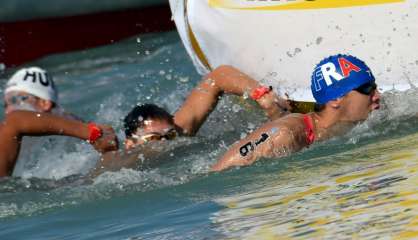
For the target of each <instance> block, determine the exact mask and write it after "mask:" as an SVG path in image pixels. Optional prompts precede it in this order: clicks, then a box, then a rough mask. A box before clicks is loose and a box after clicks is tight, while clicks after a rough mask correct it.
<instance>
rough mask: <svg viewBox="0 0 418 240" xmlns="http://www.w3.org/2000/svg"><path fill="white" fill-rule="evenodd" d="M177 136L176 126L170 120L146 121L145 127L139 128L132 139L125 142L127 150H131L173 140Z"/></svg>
mask: <svg viewBox="0 0 418 240" xmlns="http://www.w3.org/2000/svg"><path fill="white" fill-rule="evenodd" d="M176 135H177V131H176V129H175V126H174V125H173V124H172V123H170V122H169V121H168V120H160V119H156V120H145V121H144V127H143V128H138V129H137V131H136V132H135V134H133V135H132V137H130V138H127V139H126V140H125V149H126V150H129V149H132V148H135V147H136V146H139V145H142V144H145V143H147V142H150V141H165V140H172V139H174V138H175V137H176Z"/></svg>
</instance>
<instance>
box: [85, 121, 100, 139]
mask: <svg viewBox="0 0 418 240" xmlns="http://www.w3.org/2000/svg"><path fill="white" fill-rule="evenodd" d="M87 127H88V129H89V139H88V141H89V142H90V143H94V142H95V141H96V140H97V139H99V138H100V137H101V136H102V130H101V129H100V128H99V127H98V126H97V125H96V124H95V123H93V122H91V123H89V124H88V125H87Z"/></svg>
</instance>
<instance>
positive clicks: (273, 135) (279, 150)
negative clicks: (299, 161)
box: [212, 54, 380, 171]
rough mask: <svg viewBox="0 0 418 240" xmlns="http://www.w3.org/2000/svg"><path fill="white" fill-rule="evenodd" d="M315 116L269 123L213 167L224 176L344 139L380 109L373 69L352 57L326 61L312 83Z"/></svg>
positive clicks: (332, 58) (319, 65)
mask: <svg viewBox="0 0 418 240" xmlns="http://www.w3.org/2000/svg"><path fill="white" fill-rule="evenodd" d="M311 90H312V94H313V96H314V98H315V100H316V104H317V106H316V108H317V109H316V111H315V112H312V113H309V114H289V115H287V116H285V117H283V118H280V119H277V120H274V121H271V122H269V123H266V124H265V125H263V126H262V127H260V128H259V129H257V130H256V131H254V132H252V133H251V134H250V135H248V136H247V137H246V138H244V139H242V140H240V141H238V142H237V143H235V144H234V145H233V146H232V147H231V148H230V149H229V150H228V151H227V152H226V153H225V154H224V156H223V157H222V158H221V159H220V160H219V161H218V162H217V163H216V164H215V165H214V166H213V167H212V170H213V171H220V170H223V169H227V168H230V167H233V166H245V165H250V164H252V163H253V162H255V161H256V160H258V159H259V158H261V157H264V158H273V157H274V158H277V157H282V156H285V155H288V154H289V153H292V152H297V151H300V150H301V149H303V148H305V147H308V146H309V145H311V144H313V143H314V142H315V141H323V140H326V139H329V138H331V137H333V136H336V135H339V134H343V133H344V132H346V131H348V130H349V129H351V128H352V127H353V126H354V125H355V124H356V123H358V122H361V121H364V120H365V119H367V117H368V115H369V113H370V112H371V111H373V110H376V109H379V106H380V105H379V101H380V93H379V91H378V90H377V85H376V83H375V78H374V76H373V74H372V72H371V70H370V69H369V67H368V66H367V65H366V64H365V63H364V62H363V61H361V60H359V59H358V58H356V57H353V56H350V55H341V54H339V55H334V56H331V57H328V58H325V59H324V60H322V61H321V62H320V63H319V64H318V65H317V66H316V68H315V70H314V72H313V74H312V78H311Z"/></svg>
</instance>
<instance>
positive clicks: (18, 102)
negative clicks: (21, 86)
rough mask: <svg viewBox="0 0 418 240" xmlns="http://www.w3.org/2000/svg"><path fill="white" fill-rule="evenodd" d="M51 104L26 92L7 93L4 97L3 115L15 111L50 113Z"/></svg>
mask: <svg viewBox="0 0 418 240" xmlns="http://www.w3.org/2000/svg"><path fill="white" fill-rule="evenodd" d="M53 105H54V104H53V103H52V102H51V101H48V100H44V99H41V98H39V97H36V96H33V95H31V94H28V93H26V92H21V91H16V92H9V93H7V94H6V95H5V96H4V113H5V114H9V113H11V112H13V111H16V110H26V111H33V112H50V111H51V110H52V108H53Z"/></svg>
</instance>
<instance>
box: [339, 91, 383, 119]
mask: <svg viewBox="0 0 418 240" xmlns="http://www.w3.org/2000/svg"><path fill="white" fill-rule="evenodd" d="M366 87H367V86H366ZM376 87H377V86H376V85H374V86H371V87H370V86H369V88H365V89H366V91H362V89H361V90H360V91H358V90H353V91H351V92H349V93H348V94H347V95H346V96H345V104H344V108H345V110H346V113H347V118H348V119H349V120H351V121H353V122H355V121H363V120H366V119H367V117H368V115H369V113H370V112H372V111H374V110H377V109H379V108H380V92H379V90H378V89H377V88H376Z"/></svg>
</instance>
